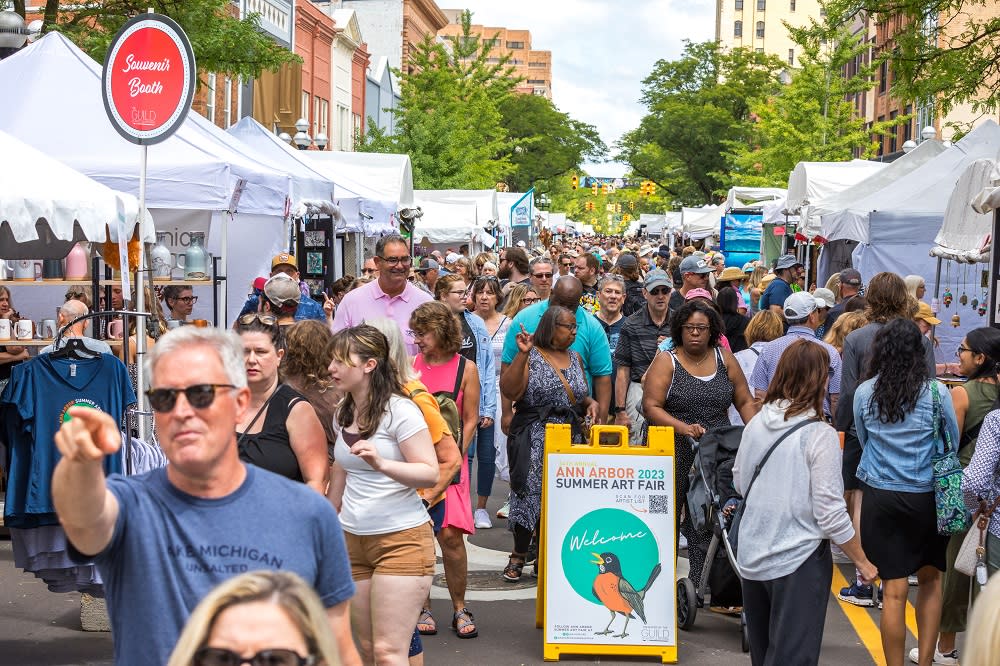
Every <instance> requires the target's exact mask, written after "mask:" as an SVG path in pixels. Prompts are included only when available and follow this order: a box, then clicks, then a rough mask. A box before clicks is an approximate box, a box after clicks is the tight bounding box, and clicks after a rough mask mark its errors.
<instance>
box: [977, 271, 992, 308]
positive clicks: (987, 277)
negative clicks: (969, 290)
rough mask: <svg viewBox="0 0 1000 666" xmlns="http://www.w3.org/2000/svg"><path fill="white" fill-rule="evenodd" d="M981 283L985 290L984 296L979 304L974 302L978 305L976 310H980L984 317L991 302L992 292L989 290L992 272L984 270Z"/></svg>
mask: <svg viewBox="0 0 1000 666" xmlns="http://www.w3.org/2000/svg"><path fill="white" fill-rule="evenodd" d="M979 284H980V286H981V287H982V290H983V298H982V300H980V301H979V303H978V304H976V302H975V301H973V304H974V305H978V307H976V312H978V313H979V316H980V317H982V316H983V315H985V314H986V310H987V309H988V308H989V302H990V293H989V291H988V290H989V284H990V272H989V271H982V277H981V279H980V283H979Z"/></svg>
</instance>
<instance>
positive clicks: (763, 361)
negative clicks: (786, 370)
mask: <svg viewBox="0 0 1000 666" xmlns="http://www.w3.org/2000/svg"><path fill="white" fill-rule="evenodd" d="M820 307H825V303H823V302H821V301H819V300H817V299H816V297H815V296H813V295H812V294H810V293H809V292H808V291H797V292H795V293H794V294H792V295H790V296H789V297H788V298H787V299H785V304H784V307H783V308H782V310H781V314H783V315H784V317H785V320H786V321H787V322H788V332H787V333H785V334H784V335H783V336H781V337H780V338H778V339H777V340H772V341H771V342H768V343H767V344H766V345H763V346H762V347H761V349H760V356H759V357H758V359H757V365H755V366H754V368H753V373H752V374H751V375H750V388H751V389H753V391H754V395H755V397H756V398H757V400H761V401H763V400H764V395H765V394H766V393H767V387H768V386H769V385H770V384H771V379H772V378H773V377H774V372H775V370H777V369H778V361H780V360H781V355H782V354H784V353H785V350H786V349H788V347H789V346H790V345H791V344H792V343H793V342H795V341H796V340H799V339H804V340H809V341H810V342H813V343H815V344H817V345H823V347H824V348H825V349H826V351H827V353H828V354H829V355H830V379H829V383H828V384H827V395H826V399H825V400H824V403H823V404H824V407H823V410H824V411H825V412H826V414H827V416H829V415H831V414H833V413H834V411H835V410H836V409H837V398H838V397H839V395H840V374H841V359H840V352H838V351H837V348H836V347H834V346H833V345H831V344H829V343H826V342H823V341H822V340H820V339H818V338H817V337H816V328H817V327H818V326H819V325H820V312H819V308H820Z"/></svg>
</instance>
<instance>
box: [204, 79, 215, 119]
mask: <svg viewBox="0 0 1000 666" xmlns="http://www.w3.org/2000/svg"><path fill="white" fill-rule="evenodd" d="M205 117H206V118H208V120H209V122H211V123H213V124H214V123H215V72H209V73H208V84H207V85H206V86H205Z"/></svg>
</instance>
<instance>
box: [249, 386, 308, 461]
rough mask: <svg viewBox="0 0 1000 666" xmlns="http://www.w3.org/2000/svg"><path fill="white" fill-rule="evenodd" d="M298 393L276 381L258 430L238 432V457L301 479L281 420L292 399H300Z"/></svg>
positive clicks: (294, 400) (285, 416) (286, 417)
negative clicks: (244, 432) (247, 432)
mask: <svg viewBox="0 0 1000 666" xmlns="http://www.w3.org/2000/svg"><path fill="white" fill-rule="evenodd" d="M304 400H305V398H303V397H302V395H301V394H300V393H298V392H297V391H295V390H294V389H292V388H291V387H289V386H286V385H284V384H279V385H278V388H277V389H276V390H275V392H274V396H273V397H272V398H271V402H269V403H268V405H267V413H266V414H265V415H264V416H263V419H264V423H263V424H262V425H261V428H260V432H256V433H252V434H246V435H243V434H240V432H239V431H237V433H236V436H237V438H241V441H240V460H242V461H243V462H248V463H250V464H251V465H256V466H257V467H262V468H264V469H266V470H268V471H269V472H274V473H275V474H280V475H281V476H283V477H285V478H287V479H291V480H292V481H303V478H302V470H301V469H300V468H299V460H298V458H296V457H295V452H294V451H292V445H291V443H290V442H289V441H288V429H287V428H286V427H285V421H286V420H288V414H289V413H290V412H291V411H292V407H294V406H295V404H296V403H298V402H302V401H304Z"/></svg>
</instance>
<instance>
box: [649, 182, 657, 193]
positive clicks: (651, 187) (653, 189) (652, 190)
mask: <svg viewBox="0 0 1000 666" xmlns="http://www.w3.org/2000/svg"><path fill="white" fill-rule="evenodd" d="M649 193H650V194H656V183H654V182H653V181H649Z"/></svg>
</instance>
